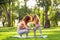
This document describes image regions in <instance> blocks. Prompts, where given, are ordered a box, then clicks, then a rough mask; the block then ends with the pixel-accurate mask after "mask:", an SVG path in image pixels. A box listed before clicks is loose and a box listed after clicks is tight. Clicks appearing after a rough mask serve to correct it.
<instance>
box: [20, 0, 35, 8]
mask: <svg viewBox="0 0 60 40" xmlns="http://www.w3.org/2000/svg"><path fill="white" fill-rule="evenodd" d="M19 1H20V5H24V1H23V0H19ZM35 6H36V1H35V0H29V1H27V7H28V8H34V7H35Z"/></svg>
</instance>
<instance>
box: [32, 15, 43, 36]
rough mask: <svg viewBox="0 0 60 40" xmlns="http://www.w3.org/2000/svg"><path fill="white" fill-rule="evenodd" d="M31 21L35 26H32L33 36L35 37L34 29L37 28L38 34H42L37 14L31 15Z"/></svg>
mask: <svg viewBox="0 0 60 40" xmlns="http://www.w3.org/2000/svg"><path fill="white" fill-rule="evenodd" d="M32 21H33V23H34V24H35V28H33V29H34V37H36V29H38V30H39V31H40V34H41V36H42V30H41V27H40V21H39V18H38V16H37V15H33V16H32Z"/></svg>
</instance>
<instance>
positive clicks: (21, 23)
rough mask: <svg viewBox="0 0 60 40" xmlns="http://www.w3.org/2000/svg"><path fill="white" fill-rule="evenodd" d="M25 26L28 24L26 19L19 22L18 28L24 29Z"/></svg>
mask: <svg viewBox="0 0 60 40" xmlns="http://www.w3.org/2000/svg"><path fill="white" fill-rule="evenodd" d="M25 26H26V25H25V22H24V21H22V22H20V23H18V29H24V28H25Z"/></svg>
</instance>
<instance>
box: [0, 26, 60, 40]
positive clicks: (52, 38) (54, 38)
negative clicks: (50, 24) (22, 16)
mask: <svg viewBox="0 0 60 40" xmlns="http://www.w3.org/2000/svg"><path fill="white" fill-rule="evenodd" d="M42 32H43V35H48V38H46V39H43V38H33V39H32V38H28V39H26V38H25V39H20V38H12V36H14V35H18V33H17V31H16V28H14V27H11V28H9V27H6V28H0V40H3V39H4V40H40V39H41V40H59V37H60V28H58V27H57V28H53V29H43V30H42ZM36 35H37V36H39V35H40V33H39V31H38V30H37V31H36ZM23 36H25V34H24V35H23ZM29 36H34V32H33V31H32V30H31V31H30V32H29Z"/></svg>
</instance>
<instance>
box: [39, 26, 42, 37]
mask: <svg viewBox="0 0 60 40" xmlns="http://www.w3.org/2000/svg"><path fill="white" fill-rule="evenodd" d="M38 30H39V31H40V34H41V36H42V29H41V27H39V28H38Z"/></svg>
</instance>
